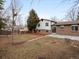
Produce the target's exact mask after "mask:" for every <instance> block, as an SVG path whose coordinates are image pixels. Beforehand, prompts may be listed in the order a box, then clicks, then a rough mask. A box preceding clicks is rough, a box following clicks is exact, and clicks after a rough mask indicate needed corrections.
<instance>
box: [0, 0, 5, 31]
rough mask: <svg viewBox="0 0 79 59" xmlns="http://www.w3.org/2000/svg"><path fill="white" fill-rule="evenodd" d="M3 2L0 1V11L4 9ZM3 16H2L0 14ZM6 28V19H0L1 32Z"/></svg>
mask: <svg viewBox="0 0 79 59" xmlns="http://www.w3.org/2000/svg"><path fill="white" fill-rule="evenodd" d="M3 3H4V1H3V0H0V11H1V10H2V9H3ZM0 15H1V14H0ZM4 26H5V19H4V18H2V17H0V30H1V29H2V28H4Z"/></svg>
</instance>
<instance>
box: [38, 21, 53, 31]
mask: <svg viewBox="0 0 79 59" xmlns="http://www.w3.org/2000/svg"><path fill="white" fill-rule="evenodd" d="M46 23H48V26H46ZM39 24H40V26H39V27H38V26H37V29H40V30H51V25H52V24H54V22H51V21H48V20H43V21H40V22H39Z"/></svg>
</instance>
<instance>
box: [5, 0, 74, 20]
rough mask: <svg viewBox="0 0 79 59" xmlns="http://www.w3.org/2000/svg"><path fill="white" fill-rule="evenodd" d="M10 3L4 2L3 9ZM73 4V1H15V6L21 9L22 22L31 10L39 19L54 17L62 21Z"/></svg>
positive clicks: (7, 0) (8, 1)
mask: <svg viewBox="0 0 79 59" xmlns="http://www.w3.org/2000/svg"><path fill="white" fill-rule="evenodd" d="M64 1H65V2H64ZM10 2H11V0H6V2H5V7H7V6H9V5H10ZM31 2H32V3H31ZM73 3H74V0H71V1H69V0H63V1H62V0H33V1H32V0H17V5H18V6H21V7H22V9H21V14H22V17H23V20H24V19H25V16H26V17H27V16H28V14H29V11H30V10H31V9H34V10H35V11H36V12H37V14H38V16H39V17H40V18H45V19H51V18H52V17H54V16H55V17H57V18H59V19H62V18H64V17H65V15H66V14H67V12H68V11H69V9H70V8H71V7H72V5H73Z"/></svg>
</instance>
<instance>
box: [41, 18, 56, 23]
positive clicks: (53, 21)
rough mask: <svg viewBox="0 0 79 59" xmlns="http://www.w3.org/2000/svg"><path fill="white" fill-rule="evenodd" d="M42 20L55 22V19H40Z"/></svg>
mask: <svg viewBox="0 0 79 59" xmlns="http://www.w3.org/2000/svg"><path fill="white" fill-rule="evenodd" d="M43 20H45V21H50V22H55V23H57V22H56V21H53V20H48V19H41V20H40V21H43Z"/></svg>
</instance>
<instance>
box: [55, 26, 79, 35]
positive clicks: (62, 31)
mask: <svg viewBox="0 0 79 59" xmlns="http://www.w3.org/2000/svg"><path fill="white" fill-rule="evenodd" d="M56 33H57V34H62V35H75V36H79V26H78V31H75V32H73V31H72V28H71V25H68V26H64V28H62V29H61V28H60V26H57V27H56Z"/></svg>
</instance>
